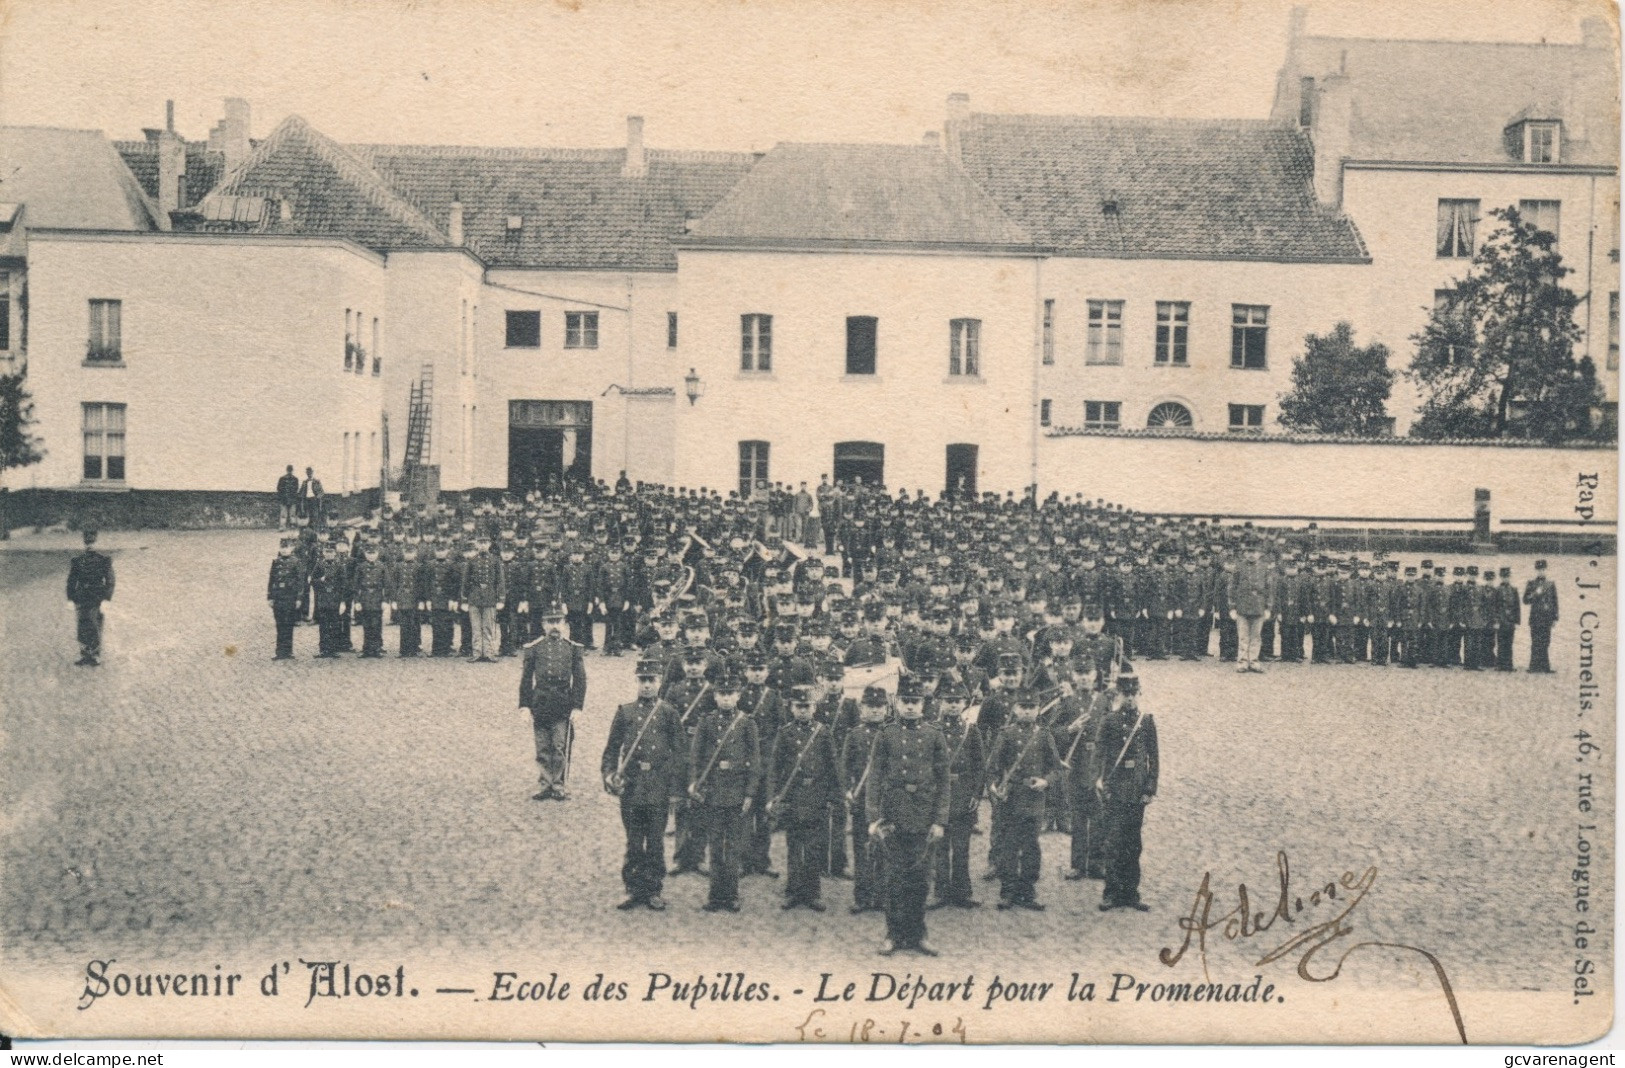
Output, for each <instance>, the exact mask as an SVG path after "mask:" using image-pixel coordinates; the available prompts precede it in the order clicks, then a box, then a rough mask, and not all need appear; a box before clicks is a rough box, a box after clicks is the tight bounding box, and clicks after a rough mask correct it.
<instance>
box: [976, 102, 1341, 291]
mask: <svg viewBox="0 0 1625 1068" xmlns="http://www.w3.org/2000/svg"><path fill="white" fill-rule="evenodd" d="M949 140H950V143H953V142H955V141H957V143H958V146H959V149H958V150H959V153H960V162H961V164H962V165H963V167H964V169H965V171H966V173H968V174H969V175H970V176H971V177H972V178H974V179H975V180H976V181H977V182H979V183H980V184H981V185H982V186H983V187H984V188H985V189H986V190H987V191H988V192H989V193H990V194H992V196H993V199H994V200H996V201H997V202H998V203H999V205H1000V206H1001V207H1002V208H1003V209H1004V211H1005V212H1006V214H1008V215H1009V216H1010V217H1011V218H1013V219H1015V220H1016V221H1017V222H1018V223H1020V224H1021V225H1023V226H1025V227H1026V228H1027V229H1028V230H1029V231H1031V232H1032V234H1033V235H1034V237H1035V238H1036V239H1037V240H1038V241H1039V242H1040V243H1041V244H1044V245H1046V246H1049V247H1052V248H1054V249H1055V250H1056V251H1057V252H1058V253H1059V254H1061V255H1070V256H1086V257H1095V256H1098V257H1107V258H1114V257H1136V258H1168V259H1251V260H1272V261H1285V262H1293V261H1314V262H1324V261H1334V262H1340V261H1357V262H1363V261H1364V259H1365V257H1366V251H1365V248H1364V246H1363V244H1362V242H1361V241H1360V237H1359V234H1358V233H1357V232H1356V231H1355V229H1354V225H1353V224H1352V223H1351V222H1350V221H1349V220H1348V219H1347V218H1346V217H1344V216H1343V215H1342V214H1341V213H1339V212H1337V211H1335V210H1332V209H1328V208H1325V207H1322V206H1321V205H1320V204H1319V203H1318V202H1317V201H1316V199H1315V196H1314V192H1313V190H1312V188H1311V185H1310V179H1311V176H1312V168H1313V157H1312V155H1311V150H1310V146H1309V142H1308V140H1307V139H1306V138H1305V137H1304V136H1303V135H1302V134H1301V133H1299V132H1298V131H1296V130H1294V129H1290V128H1287V127H1284V126H1279V125H1275V124H1272V123H1269V122H1264V121H1249V120H1239V119H1237V120H1177V119H1120V118H1086V117H1073V116H1037V115H1015V116H1005V115H973V116H971V118H969V119H968V120H964V121H959V122H954V123H951V124H950V130H949ZM1114 209H1115V210H1114Z"/></svg>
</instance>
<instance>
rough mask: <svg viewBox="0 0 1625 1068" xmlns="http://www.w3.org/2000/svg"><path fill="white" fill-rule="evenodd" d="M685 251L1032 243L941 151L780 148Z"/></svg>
mask: <svg viewBox="0 0 1625 1068" xmlns="http://www.w3.org/2000/svg"><path fill="white" fill-rule="evenodd" d="M682 243H683V244H692V245H704V246H717V245H739V246H747V247H767V246H773V245H789V246H799V245H807V244H819V243H834V244H842V245H853V246H859V247H863V246H875V247H921V248H930V247H938V248H967V249H1022V250H1026V249H1031V247H1032V235H1031V234H1030V233H1029V232H1028V231H1027V230H1026V229H1024V228H1023V227H1021V226H1020V225H1018V224H1017V223H1016V222H1014V221H1012V220H1011V218H1010V217H1009V216H1007V215H1006V214H1005V213H1004V212H1003V211H1001V210H1000V208H999V205H998V204H997V203H995V201H994V199H993V198H992V197H990V196H988V194H987V193H986V192H985V191H983V189H982V188H980V187H979V186H978V185H977V184H976V183H975V182H973V181H971V180H970V178H969V177H967V176H966V174H965V173H964V172H963V171H962V170H960V169H959V167H957V166H956V165H955V164H954V163H953V161H951V160H950V159H949V158H948V157H947V156H946V155H945V154H944V153H943V152H942V151H941V150H939V149H937V148H933V147H930V146H926V145H878V144H854V145H839V144H835V145H832V144H780V145H777V146H775V147H774V149H773V150H772V151H771V152H769V153H768V154H767V155H766V156H765V157H763V159H762V161H761V163H759V164H757V165H756V167H755V168H754V169H752V170H751V172H750V173H749V174H748V175H746V176H745V177H744V179H742V180H741V181H740V183H739V184H738V185H736V186H735V187H734V188H733V190H732V191H731V192H730V193H729V194H728V195H727V196H726V197H724V198H723V199H722V202H721V203H720V204H718V205H717V206H716V207H715V208H714V209H712V211H711V212H710V214H708V215H706V216H705V218H703V219H701V220H700V221H699V222H697V223H695V224H694V225H693V226H691V227H690V228H689V237H688V238H687V239H685V241H684V242H682Z"/></svg>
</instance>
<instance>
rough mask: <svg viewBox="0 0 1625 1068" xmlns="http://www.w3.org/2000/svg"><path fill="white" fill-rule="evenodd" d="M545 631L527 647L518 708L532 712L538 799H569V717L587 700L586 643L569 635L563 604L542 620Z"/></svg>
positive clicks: (570, 731)
mask: <svg viewBox="0 0 1625 1068" xmlns="http://www.w3.org/2000/svg"><path fill="white" fill-rule="evenodd" d="M542 625H543V627H544V628H545V630H546V633H545V634H543V635H542V636H541V637H540V638H538V639H537V640H536V641H534V642H531V643H530V644H529V645H527V646H525V662H524V667H523V669H522V671H521V672H520V675H519V707H520V709H521V710H522V711H526V712H529V713H530V717H531V726H532V729H533V732H534V733H535V736H536V763H537V764H539V765H541V784H542V788H541V789H540V790H539V791H537V792H536V793H535V794H534V795H532V798H531V800H533V801H546V800H548V799H549V798H553V799H555V800H558V801H567V800H569V798H570V792H569V789H568V788H567V787H566V785H565V783H566V781H567V780H568V778H569V775H570V743H571V741H572V740H573V739H572V734H573V727H572V725H571V723H570V717H571V716H572V715H573V714H575V713H576V712H578V711H580V710H581V707H582V705H584V704H585V703H586V700H587V671H586V668H585V667H584V666H583V665H582V662H581V648H580V646H578V645H576V644H575V643H574V642H572V641H571V640H570V639H569V638H567V637H565V631H564V606H563V605H558V604H555V605H552V606H550V607H549V608H548V609H547V613H546V615H545V616H544V618H543V620H542Z"/></svg>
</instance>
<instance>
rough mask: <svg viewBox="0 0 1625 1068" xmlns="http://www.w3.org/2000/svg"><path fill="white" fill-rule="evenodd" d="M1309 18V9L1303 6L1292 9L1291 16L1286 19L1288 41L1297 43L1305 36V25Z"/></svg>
mask: <svg viewBox="0 0 1625 1068" xmlns="http://www.w3.org/2000/svg"><path fill="white" fill-rule="evenodd" d="M1308 18H1309V9H1308V8H1305V7H1303V6H1302V5H1296V6H1294V7H1293V8H1292V12H1291V14H1289V15H1287V17H1286V37H1287V40H1288V41H1296V40H1297V39H1298V38H1300V37H1302V36H1303V27H1304V23H1305V22H1306V21H1307V20H1308Z"/></svg>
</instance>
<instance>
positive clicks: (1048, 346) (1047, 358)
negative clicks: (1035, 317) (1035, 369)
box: [1044, 300, 1055, 364]
mask: <svg viewBox="0 0 1625 1068" xmlns="http://www.w3.org/2000/svg"><path fill="white" fill-rule="evenodd" d="M1054 362H1055V301H1053V300H1046V301H1044V363H1045V364H1052V363H1054Z"/></svg>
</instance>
